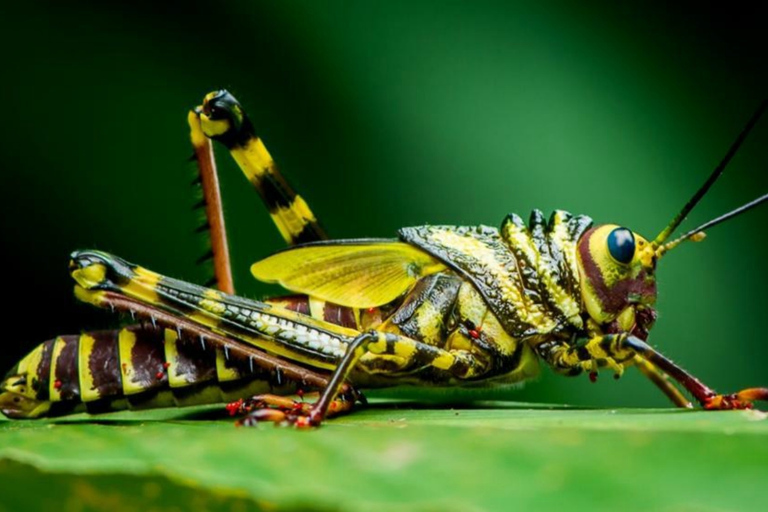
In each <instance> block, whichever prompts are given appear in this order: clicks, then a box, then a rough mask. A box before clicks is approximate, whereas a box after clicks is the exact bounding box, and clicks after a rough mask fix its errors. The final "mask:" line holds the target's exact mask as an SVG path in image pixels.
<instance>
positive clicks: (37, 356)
mask: <svg viewBox="0 0 768 512" xmlns="http://www.w3.org/2000/svg"><path fill="white" fill-rule="evenodd" d="M42 362H43V345H38V346H37V347H35V349H34V350H33V351H32V352H30V353H29V354H27V355H26V356H25V357H24V359H22V360H21V361H19V371H18V372H17V373H18V374H19V375H28V376H29V377H32V378H36V377H37V374H38V369H39V368H40V364H41V363H42ZM27 382H32V380H31V379H30V378H28V379H27ZM30 389H31V387H30Z"/></svg>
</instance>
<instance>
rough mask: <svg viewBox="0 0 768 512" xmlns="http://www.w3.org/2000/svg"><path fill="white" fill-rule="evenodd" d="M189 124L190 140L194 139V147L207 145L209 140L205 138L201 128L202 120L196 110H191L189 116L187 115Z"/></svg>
mask: <svg viewBox="0 0 768 512" xmlns="http://www.w3.org/2000/svg"><path fill="white" fill-rule="evenodd" d="M187 122H188V123H189V138H190V139H192V145H193V146H195V147H200V146H204V145H205V144H207V142H208V139H207V138H206V137H205V134H204V133H203V129H202V127H201V126H200V118H199V117H198V116H197V114H196V113H195V111H194V110H190V111H189V114H187Z"/></svg>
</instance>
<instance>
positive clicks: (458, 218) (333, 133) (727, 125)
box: [0, 1, 768, 406]
mask: <svg viewBox="0 0 768 512" xmlns="http://www.w3.org/2000/svg"><path fill="white" fill-rule="evenodd" d="M158 4H159V5H155V4H154V3H150V2H109V3H107V2H85V3H67V4H66V5H65V4H63V3H60V2H30V3H21V2H15V3H13V4H9V3H5V4H4V5H3V6H2V7H0V19H1V20H2V21H0V23H1V24H2V30H0V42H1V43H2V49H3V50H2V55H3V79H2V81H1V82H0V88H1V90H0V92H2V99H3V107H4V108H3V115H2V118H3V121H2V122H1V123H0V136H1V137H2V143H0V157H1V159H0V162H2V163H1V164H0V165H2V168H3V170H2V174H1V176H2V178H1V179H2V181H1V182H0V183H2V189H1V190H2V202H0V205H1V208H2V213H1V214H0V222H1V223H2V227H1V229H2V239H3V248H4V256H5V261H6V264H5V265H4V269H5V273H4V275H5V279H4V281H5V285H4V287H3V288H4V290H5V294H6V296H5V300H6V301H7V302H6V304H7V305H6V306H5V308H4V316H3V320H4V321H3V334H2V338H3V353H2V355H0V367H2V368H1V369H0V371H4V370H5V369H6V368H8V367H10V366H11V365H12V364H13V362H14V361H15V360H16V359H18V358H19V357H20V356H22V355H23V354H24V353H26V352H27V351H28V350H29V349H31V348H32V347H33V346H34V344H36V343H38V342H40V341H43V340H45V339H47V338H50V337H52V336H54V335H57V334H63V333H76V332H79V331H81V330H83V329H86V328H98V327H105V326H107V325H109V324H110V322H111V319H110V318H109V316H108V315H105V314H104V313H102V312H99V311H92V310H91V309H89V308H88V307H85V306H81V305H78V304H76V303H75V301H74V299H73V297H72V294H71V286H72V285H71V282H70V280H69V277H68V275H67V271H66V267H67V259H68V254H69V253H70V252H71V251H72V250H74V249H77V248H98V249H102V250H106V251H110V252H114V253H116V254H118V255H121V256H123V257H124V258H126V259H128V260H129V261H133V262H137V263H140V264H142V265H144V266H146V267H149V268H151V269H153V270H156V271H159V272H161V273H165V274H169V275H172V276H175V277H178V278H183V279H187V280H191V281H195V282H203V281H205V280H206V279H207V277H208V276H207V270H206V269H205V268H204V267H199V266H196V265H195V263H194V262H195V260H196V259H197V257H198V256H199V255H201V254H202V253H203V252H204V250H205V249H204V243H203V241H202V240H201V239H200V237H199V236H197V235H195V234H193V229H194V227H195V226H196V223H197V219H196V214H194V213H193V212H192V211H191V206H192V205H193V204H194V203H195V202H196V198H195V197H194V194H193V190H192V189H191V187H190V186H189V185H188V184H189V181H190V180H191V178H192V177H193V176H194V171H193V168H192V167H191V165H190V164H189V163H187V162H186V161H185V160H186V158H187V157H188V156H189V154H190V147H189V143H188V139H187V128H186V121H185V117H186V112H187V109H188V108H190V107H191V106H194V105H196V104H198V103H199V101H200V99H201V98H202V96H203V94H204V93H206V92H208V91H209V90H212V89H217V88H220V87H225V88H228V89H229V90H230V91H232V92H233V93H234V94H235V96H236V97H238V98H239V99H240V100H241V101H242V102H243V104H244V105H245V107H246V108H247V110H248V111H249V112H250V114H251V117H252V118H253V119H254V121H255V123H256V125H257V127H258V130H259V131H260V133H261V135H262V136H263V138H264V140H265V142H266V144H267V146H268V147H269V149H270V151H271V152H272V154H273V156H274V157H275V158H276V160H277V161H278V163H279V164H280V166H281V167H282V169H283V171H284V172H285V173H286V174H287V176H288V177H289V179H291V180H292V181H293V182H294V184H295V185H296V187H297V188H298V189H299V190H300V191H301V193H302V195H304V197H305V198H306V199H307V200H308V202H309V203H310V205H311V206H312V207H313V209H314V211H315V213H316V214H317V215H318V216H319V217H320V218H321V219H322V221H323V223H324V225H325V226H326V228H327V229H328V231H329V232H330V233H331V234H332V236H334V237H338V238H349V237H366V236H367V237H388V236H393V235H394V233H395V231H396V230H397V229H398V228H399V227H402V226H409V225H419V224H424V223H432V224H480V223H485V224H490V225H498V223H499V222H500V220H501V219H502V218H503V217H504V215H506V214H507V213H508V212H510V211H514V212H518V213H521V214H523V215H527V212H529V211H530V210H531V209H532V208H540V209H542V210H544V211H546V212H549V211H551V210H552V209H555V208H561V209H567V210H571V211H573V212H578V213H585V214H588V215H590V216H592V217H593V218H594V219H595V220H596V221H598V222H614V223H618V224H623V225H627V226H629V227H631V228H632V229H634V230H636V231H639V232H641V233H644V234H646V235H647V236H649V237H652V236H654V235H655V234H656V233H657V232H658V231H659V230H660V229H661V228H662V227H663V226H664V225H665V224H666V223H667V222H668V220H669V219H670V218H671V217H672V215H673V214H674V213H675V212H676V211H677V210H678V209H679V208H680V207H681V206H682V204H683V203H684V202H685V201H686V200H687V199H688V197H689V196H690V195H691V193H692V192H693V191H694V190H695V189H696V188H697V187H698V186H699V184H700V183H701V182H702V181H703V179H704V178H705V176H706V175H707V173H708V172H709V171H710V170H711V169H712V168H713V166H714V165H715V164H716V163H717V162H718V161H719V159H720V158H721V157H722V155H723V154H724V152H725V151H726V149H727V147H728V146H729V144H730V143H731V141H732V140H733V138H734V137H735V136H736V134H737V133H738V131H739V130H740V129H741V127H742V126H743V124H744V123H745V122H746V120H747V118H748V117H749V116H750V114H751V113H752V111H753V110H754V108H755V107H756V106H757V104H758V103H759V101H760V100H761V99H762V97H764V96H765V95H766V93H768V71H767V70H768V66H766V65H765V55H764V53H761V52H763V50H764V48H766V47H768V44H767V43H768V41H766V39H767V36H766V32H765V29H764V23H763V20H764V19H763V18H761V17H760V16H759V14H758V13H759V7H751V6H748V5H745V6H737V7H731V8H729V9H728V10H723V9H722V8H714V7H712V8H710V7H706V6H701V5H699V6H697V7H696V9H695V10H691V9H689V8H686V7H682V6H671V5H667V3H666V2H655V3H653V2H651V3H644V4H643V5H642V6H640V5H636V6H627V5H622V6H619V5H615V4H614V3H613V2H596V3H593V4H591V6H589V7H585V6H575V5H572V4H571V3H568V2H552V1H550V2H530V3H528V4H519V3H515V4H513V3H511V2H482V3H473V2H404V1H399V2H397V1H386V2H351V1H350V2H342V1H335V2H323V3H317V4H309V3H299V2H245V1H241V2H227V3H226V4H213V3H209V2H199V1H189V2H186V3H185V5H184V7H183V8H178V7H176V6H171V5H170V4H169V5H162V4H160V3H158ZM221 161H222V162H223V163H222V165H221V166H220V168H221V170H222V181H223V184H222V187H223V194H224V196H225V205H226V213H227V216H228V222H229V230H230V239H231V242H232V255H233V259H234V264H235V267H236V284H237V286H238V288H239V292H240V293H241V294H244V295H248V296H252V297H260V296H262V295H264V294H267V293H274V290H273V289H268V288H266V287H263V286H260V285H258V284H257V283H255V282H254V281H253V280H252V279H251V278H250V276H249V274H248V266H249V265H250V263H251V262H253V261H255V260H257V259H259V258H261V257H263V256H266V255H268V254H270V253H271V252H273V251H275V250H277V249H279V248H281V247H282V244H281V239H280V238H279V236H278V234H277V231H276V230H275V229H274V227H273V226H272V225H271V222H270V220H269V217H268V216H267V215H266V212H265V210H264V207H263V206H262V205H261V204H259V202H258V199H257V197H256V195H255V194H254V193H253V192H252V190H251V189H250V188H249V186H248V185H247V183H246V182H245V180H244V179H243V178H242V176H241V175H240V173H239V171H237V170H236V168H235V167H234V166H233V165H232V164H231V163H230V162H229V161H225V160H224V159H223V158H222V159H221ZM767 169H768V121H763V123H762V124H761V125H759V126H758V128H757V129H756V130H755V132H754V134H753V135H752V136H751V137H750V139H749V140H748V141H747V143H746V145H745V147H744V148H743V150H742V151H741V152H740V153H739V155H738V156H737V158H736V159H735V160H734V162H733V163H732V166H731V168H730V169H729V173H728V174H727V175H726V176H725V177H724V178H723V180H722V183H719V184H718V185H717V186H716V187H715V188H714V190H713V191H712V192H711V194H710V196H709V197H707V198H706V200H705V201H704V202H703V204H702V205H701V206H700V207H699V208H698V209H697V210H696V211H694V213H693V214H692V215H691V221H690V222H689V224H687V225H688V226H693V223H694V222H695V223H699V222H703V221H705V220H708V219H710V218H712V217H714V216H715V215H718V214H720V213H722V212H724V211H726V210H728V209H730V208H732V207H735V206H737V205H739V204H742V203H744V202H746V201H747V200H749V199H752V198H754V197H755V196H757V195H759V194H761V193H764V192H765V191H766V190H767V189H768V173H767V172H766V170H767ZM767 220H768V208H763V209H761V210H758V211H755V212H752V213H750V214H748V215H746V216H744V217H742V218H739V219H738V220H734V221H731V222H730V223H729V224H727V225H724V226H722V227H718V228H716V229H715V230H713V231H712V232H711V233H710V237H709V238H708V239H707V240H706V242H704V243H703V244H701V245H696V246H695V245H692V244H691V245H690V246H685V247H681V248H680V249H678V250H677V251H676V252H675V253H673V255H670V256H669V257H668V258H667V259H666V260H664V263H663V264H662V265H661V267H660V271H659V290H660V297H659V304H658V307H659V310H660V318H659V321H658V324H657V326H656V328H655V329H654V331H653V333H652V337H651V340H650V341H651V342H652V343H653V344H654V345H656V346H658V347H660V348H662V349H663V351H664V352H665V353H666V354H667V355H668V356H670V357H671V358H672V359H673V360H675V361H678V362H680V363H681V364H683V365H684V366H685V367H686V368H688V369H690V370H691V371H692V372H693V373H695V374H696V375H697V376H699V377H700V378H701V379H702V380H704V381H705V382H707V383H710V384H711V385H713V386H715V387H717V388H718V389H722V390H724V391H725V390H727V391H734V390H737V389H741V388H743V387H748V386H755V385H768V371H767V370H766V361H768V344H767V343H766V341H765V340H766V334H765V317H764V316H763V315H765V313H766V310H767V309H768V298H766V287H767V286H768V273H766V268H765V251H766V249H768V240H767V239H766V232H767V231H768V230H767V229H766V221H767ZM635 374H636V372H634V371H633V372H630V374H629V375H627V376H626V377H625V378H624V379H622V380H621V381H620V382H618V383H616V382H614V381H613V380H612V379H608V378H606V377H603V378H602V379H601V381H600V382H599V383H598V384H596V385H592V384H590V383H589V382H588V381H587V379H586V378H583V379H566V378H561V377H558V376H555V375H552V374H551V373H549V372H545V373H544V375H543V377H542V379H541V380H540V382H538V383H535V384H531V385H529V386H528V387H526V389H524V390H522V391H521V392H520V393H518V394H516V395H515V399H520V400H531V401H542V402H557V403H572V404H582V405H600V406H665V405H666V404H667V402H666V399H665V398H664V397H663V396H661V395H660V393H658V391H656V389H655V388H654V387H653V386H652V385H650V384H649V383H647V382H645V381H644V380H643V379H642V378H640V377H638V376H637V375H635Z"/></svg>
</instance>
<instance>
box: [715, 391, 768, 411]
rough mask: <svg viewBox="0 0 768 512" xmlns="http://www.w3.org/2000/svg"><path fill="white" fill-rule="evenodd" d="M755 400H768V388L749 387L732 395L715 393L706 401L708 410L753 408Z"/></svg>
mask: <svg viewBox="0 0 768 512" xmlns="http://www.w3.org/2000/svg"><path fill="white" fill-rule="evenodd" d="M754 401H768V388H749V389H744V390H742V391H739V392H738V393H732V394H730V395H713V396H711V397H709V398H708V399H707V400H706V401H705V402H704V408H705V409H707V410H718V411H729V410H733V409H752V408H753V407H754V404H753V403H752V402H754Z"/></svg>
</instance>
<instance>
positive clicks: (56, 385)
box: [53, 379, 61, 389]
mask: <svg viewBox="0 0 768 512" xmlns="http://www.w3.org/2000/svg"><path fill="white" fill-rule="evenodd" d="M53 387H54V389H61V381H60V380H59V379H56V380H55V381H54V382H53Z"/></svg>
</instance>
